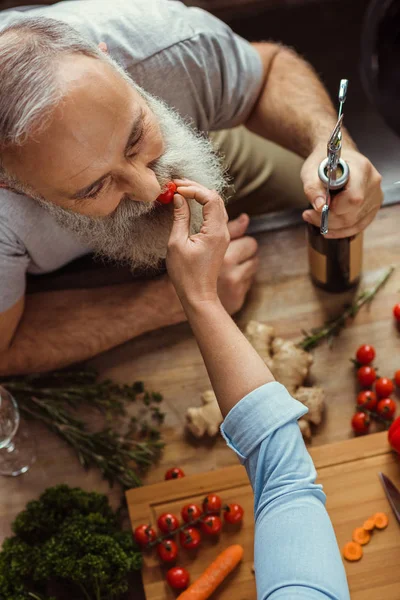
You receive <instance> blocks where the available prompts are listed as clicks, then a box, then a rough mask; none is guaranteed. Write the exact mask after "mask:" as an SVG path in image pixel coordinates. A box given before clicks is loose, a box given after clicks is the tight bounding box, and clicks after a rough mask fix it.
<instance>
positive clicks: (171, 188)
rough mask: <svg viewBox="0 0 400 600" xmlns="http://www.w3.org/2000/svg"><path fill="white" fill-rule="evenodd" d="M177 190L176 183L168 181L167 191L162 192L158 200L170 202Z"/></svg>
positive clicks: (165, 202) (164, 202)
mask: <svg viewBox="0 0 400 600" xmlns="http://www.w3.org/2000/svg"><path fill="white" fill-rule="evenodd" d="M175 192H176V185H175V183H174V182H173V181H170V182H169V183H167V189H166V190H165V192H163V193H162V194H160V195H159V196H158V198H157V202H160V203H161V204H169V203H170V202H172V200H173V199H174V194H175Z"/></svg>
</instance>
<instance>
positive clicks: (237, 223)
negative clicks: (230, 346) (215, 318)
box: [218, 214, 259, 315]
mask: <svg viewBox="0 0 400 600" xmlns="http://www.w3.org/2000/svg"><path fill="white" fill-rule="evenodd" d="M249 221H250V219H249V217H248V215H246V214H243V215H241V216H240V217H238V218H237V219H234V220H232V221H229V223H228V230H229V235H230V238H231V241H230V244H229V246H228V249H227V251H226V254H225V258H224V262H223V264H222V267H221V271H220V275H219V279H218V295H219V298H220V300H221V302H222V304H223V305H224V307H225V309H226V310H227V312H228V313H229V314H230V315H233V314H235V313H236V312H238V310H240V309H241V308H242V306H243V304H244V301H245V299H246V295H247V292H248V291H249V289H250V287H251V284H252V283H253V280H254V276H255V274H256V272H257V269H258V265H259V258H258V256H257V250H258V244H257V242H256V240H255V239H254V238H252V237H249V236H245V235H244V234H245V232H246V229H247V227H248V225H249Z"/></svg>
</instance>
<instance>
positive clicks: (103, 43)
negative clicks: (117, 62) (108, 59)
mask: <svg viewBox="0 0 400 600" xmlns="http://www.w3.org/2000/svg"><path fill="white" fill-rule="evenodd" d="M98 48H99V49H100V50H101V51H102V52H104V54H108V48H107V44H106V43H105V42H100V44H99V45H98Z"/></svg>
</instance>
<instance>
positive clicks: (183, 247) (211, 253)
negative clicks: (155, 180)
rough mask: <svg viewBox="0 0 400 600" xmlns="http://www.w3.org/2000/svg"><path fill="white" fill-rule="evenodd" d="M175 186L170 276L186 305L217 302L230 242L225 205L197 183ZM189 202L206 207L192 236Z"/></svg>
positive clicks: (170, 242) (213, 192)
mask: <svg viewBox="0 0 400 600" xmlns="http://www.w3.org/2000/svg"><path fill="white" fill-rule="evenodd" d="M176 184H177V186H178V189H177V193H176V194H175V197H174V222H173V226H172V230H171V235H170V238H169V243H168V252H167V259H166V262H167V269H168V273H169V276H170V278H171V280H172V282H173V284H174V286H175V289H176V291H177V294H178V296H179V298H180V300H181V302H182V303H183V304H187V303H189V304H190V305H194V304H196V303H203V302H208V301H212V302H213V301H216V300H218V292H217V281H218V276H219V273H220V269H221V266H222V263H223V261H224V257H225V253H226V250H227V248H228V246H229V242H230V235H229V230H228V226H227V223H228V215H227V212H226V210H225V205H224V202H223V200H222V198H220V196H219V195H218V194H217V192H215V191H210V190H208V189H207V188H205V187H204V186H202V185H200V184H198V183H195V182H193V181H189V180H178V181H176ZM188 199H194V200H196V202H198V203H199V204H201V205H202V206H203V225H202V227H201V229H200V232H199V233H197V234H195V235H190V208H189V205H188V203H187V200H188Z"/></svg>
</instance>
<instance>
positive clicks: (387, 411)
mask: <svg viewBox="0 0 400 600" xmlns="http://www.w3.org/2000/svg"><path fill="white" fill-rule="evenodd" d="M376 412H377V413H378V415H380V416H381V417H382V418H383V419H387V420H389V419H393V417H394V414H395V412H396V403H395V402H394V400H392V399H391V398H385V399H384V400H379V402H378V406H377V408H376Z"/></svg>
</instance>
